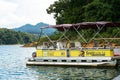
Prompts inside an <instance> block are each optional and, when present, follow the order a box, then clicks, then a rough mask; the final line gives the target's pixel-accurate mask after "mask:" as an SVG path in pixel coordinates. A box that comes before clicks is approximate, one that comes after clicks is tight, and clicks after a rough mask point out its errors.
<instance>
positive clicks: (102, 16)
mask: <svg viewBox="0 0 120 80" xmlns="http://www.w3.org/2000/svg"><path fill="white" fill-rule="evenodd" d="M119 5H120V1H119V0H59V1H56V2H54V4H52V5H50V6H49V8H48V9H47V13H48V14H52V13H54V18H55V19H56V24H65V23H80V22H86V21H88V22H89V21H120V18H119V15H120V6H119Z"/></svg>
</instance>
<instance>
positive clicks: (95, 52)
mask: <svg viewBox="0 0 120 80" xmlns="http://www.w3.org/2000/svg"><path fill="white" fill-rule="evenodd" d="M85 56H113V51H112V50H105V49H98V50H85Z"/></svg>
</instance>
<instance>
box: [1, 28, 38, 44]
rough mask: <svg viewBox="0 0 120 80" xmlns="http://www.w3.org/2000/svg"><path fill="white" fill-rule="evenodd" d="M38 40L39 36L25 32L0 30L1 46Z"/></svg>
mask: <svg viewBox="0 0 120 80" xmlns="http://www.w3.org/2000/svg"><path fill="white" fill-rule="evenodd" d="M36 39H37V36H35V35H33V34H28V33H24V32H16V31H13V30H10V29H5V28H0V44H24V43H29V42H32V41H34V40H36Z"/></svg>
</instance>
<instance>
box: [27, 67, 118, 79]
mask: <svg viewBox="0 0 120 80" xmlns="http://www.w3.org/2000/svg"><path fill="white" fill-rule="evenodd" d="M29 68H30V69H32V70H35V71H36V72H37V73H36V74H37V75H38V80H106V79H107V80H111V79H113V78H114V77H115V76H117V73H118V70H117V69H111V68H110V69H98V68H78V67H47V66H39V67H37V66H36V67H29ZM119 72H120V71H119Z"/></svg>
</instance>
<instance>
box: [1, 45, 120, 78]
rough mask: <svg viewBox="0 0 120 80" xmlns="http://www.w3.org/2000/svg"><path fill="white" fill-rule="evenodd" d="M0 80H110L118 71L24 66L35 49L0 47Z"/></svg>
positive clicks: (15, 46) (118, 73)
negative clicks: (26, 59)
mask: <svg viewBox="0 0 120 80" xmlns="http://www.w3.org/2000/svg"><path fill="white" fill-rule="evenodd" d="M0 50H1V51H0V80H104V79H107V80H111V79H113V78H114V77H116V76H117V75H120V70H119V69H104V68H103V69H97V68H79V67H48V66H39V67H38V66H26V65H25V58H26V57H30V56H31V53H32V52H33V51H35V48H24V47H20V46H19V45H14V46H12V45H9V46H0Z"/></svg>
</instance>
